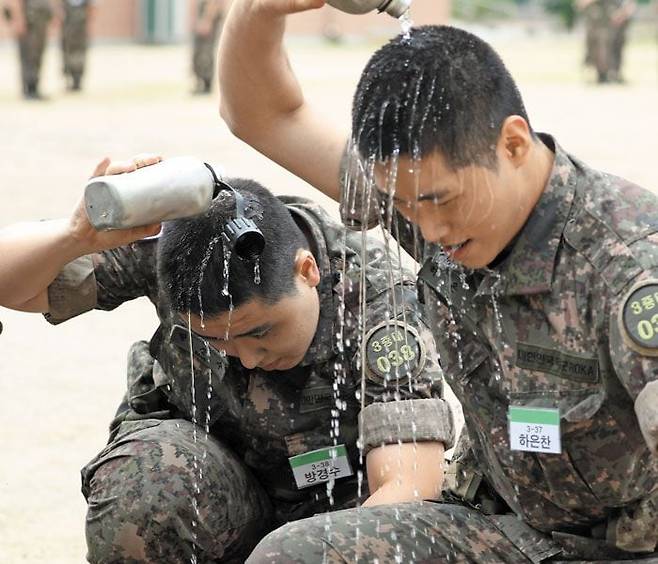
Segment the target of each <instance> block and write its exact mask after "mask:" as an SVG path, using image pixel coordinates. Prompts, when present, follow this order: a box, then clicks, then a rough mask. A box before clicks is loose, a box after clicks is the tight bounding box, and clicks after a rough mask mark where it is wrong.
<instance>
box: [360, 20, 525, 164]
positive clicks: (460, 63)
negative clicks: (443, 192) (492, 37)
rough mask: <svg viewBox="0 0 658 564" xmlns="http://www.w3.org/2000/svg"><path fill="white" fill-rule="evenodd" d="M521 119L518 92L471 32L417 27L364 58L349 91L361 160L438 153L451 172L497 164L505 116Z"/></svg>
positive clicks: (496, 59)
mask: <svg viewBox="0 0 658 564" xmlns="http://www.w3.org/2000/svg"><path fill="white" fill-rule="evenodd" d="M511 115H518V116H521V117H523V118H524V119H525V120H526V122H528V126H530V122H529V120H528V116H527V114H526V110H525V107H524V105H523V100H522V98H521V94H520V93H519V90H518V88H517V86H516V84H515V82H514V79H513V78H512V76H511V75H510V73H509V71H508V70H507V68H505V65H504V64H503V61H502V60H501V59H500V57H499V56H498V54H497V53H496V52H495V51H494V50H493V49H492V47H491V46H490V45H488V44H487V43H486V42H484V41H483V40H482V39H479V38H478V37H476V36H475V35H473V34H471V33H468V32H466V31H463V30H461V29H457V28H454V27H449V26H421V27H418V28H414V29H412V30H411V33H410V35H409V36H408V37H405V36H403V35H399V36H397V37H395V38H394V39H392V40H391V41H390V42H389V43H388V44H386V45H385V46H383V47H382V48H380V49H379V50H378V51H377V52H376V53H375V54H374V55H373V56H372V58H371V59H370V61H369V62H368V64H367V66H366V68H365V70H364V71H363V73H362V75H361V79H360V81H359V84H358V86H357V89H356V93H355V96H354V103H353V110H352V137H353V142H354V143H355V145H356V148H357V149H358V151H359V153H360V154H361V156H362V157H364V158H371V157H375V158H377V159H378V160H381V161H383V160H387V159H388V158H390V157H392V156H394V155H395V154H396V153H397V152H399V153H400V154H402V155H408V156H410V157H412V158H420V157H422V156H424V155H428V154H430V153H432V152H434V151H438V152H440V153H441V155H442V156H443V157H444V158H445V159H446V163H447V164H448V166H450V167H451V168H452V169H453V170H454V169H458V168H461V167H464V166H467V165H470V164H477V165H481V166H487V167H489V168H494V169H495V168H496V163H497V159H496V143H497V141H498V137H499V134H500V129H501V127H502V124H503V122H504V121H505V119H506V118H507V117H508V116H511Z"/></svg>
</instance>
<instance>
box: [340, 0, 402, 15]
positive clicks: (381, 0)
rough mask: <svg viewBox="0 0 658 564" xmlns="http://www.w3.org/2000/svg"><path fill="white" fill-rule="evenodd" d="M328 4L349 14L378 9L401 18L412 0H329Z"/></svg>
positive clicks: (364, 12)
mask: <svg viewBox="0 0 658 564" xmlns="http://www.w3.org/2000/svg"><path fill="white" fill-rule="evenodd" d="M327 4H329V5H330V6H333V7H334V8H336V9H338V10H341V11H342V12H346V13H348V14H366V13H368V12H372V11H373V10H377V11H378V12H380V13H381V12H386V13H387V14H389V15H391V16H393V17H394V18H399V17H400V16H401V15H402V14H404V13H405V12H406V11H407V10H408V9H409V6H411V0H327Z"/></svg>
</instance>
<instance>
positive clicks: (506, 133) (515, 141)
mask: <svg viewBox="0 0 658 564" xmlns="http://www.w3.org/2000/svg"><path fill="white" fill-rule="evenodd" d="M532 142H533V141H532V134H531V133H530V127H529V126H528V122H527V121H526V120H525V119H523V118H522V117H521V116H508V117H507V118H506V119H505V121H504V122H503V125H502V127H501V128H500V137H499V138H498V150H499V155H502V156H503V157H504V158H506V159H507V160H508V161H509V162H510V163H512V164H513V165H514V167H515V168H518V167H520V166H521V165H523V164H525V162H526V161H527V160H528V156H529V154H530V149H531V147H532Z"/></svg>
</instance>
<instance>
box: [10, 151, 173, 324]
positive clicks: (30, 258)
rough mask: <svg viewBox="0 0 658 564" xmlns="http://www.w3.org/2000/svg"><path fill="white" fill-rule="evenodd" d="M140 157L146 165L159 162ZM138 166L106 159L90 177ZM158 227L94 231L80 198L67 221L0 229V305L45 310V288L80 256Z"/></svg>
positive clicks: (139, 236)
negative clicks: (111, 161)
mask: <svg viewBox="0 0 658 564" xmlns="http://www.w3.org/2000/svg"><path fill="white" fill-rule="evenodd" d="M160 160H161V159H160V157H159V156H154V155H144V156H142V161H141V162H142V163H143V165H144V166H147V165H149V164H154V163H156V162H159V161H160ZM135 169H136V165H135V164H134V163H133V162H132V161H131V162H127V161H126V162H117V163H112V164H111V163H110V161H109V159H104V160H103V161H101V162H100V163H99V164H98V166H97V167H96V169H95V171H94V174H93V175H92V176H100V175H102V174H119V173H122V172H130V171H132V170H135ZM159 230H160V225H159V224H158V225H147V226H144V227H135V228H130V229H121V230H116V231H105V232H100V231H96V230H95V229H94V228H93V226H92V225H91V223H90V222H89V219H88V218H87V213H86V211H85V205H84V200H80V201H79V202H78V205H77V207H76V208H75V210H74V211H73V214H72V215H71V217H70V218H69V219H59V220H53V221H35V222H26V223H20V224H16V225H11V226H8V227H6V228H4V229H2V230H0V257H1V258H0V306H4V307H7V308H10V309H16V310H19V311H29V312H39V313H46V312H48V311H49V303H48V286H49V285H50V284H51V283H52V282H53V281H54V280H55V278H56V277H57V275H58V274H59V273H60V271H61V270H62V269H63V268H64V266H65V265H67V264H68V263H70V262H71V261H73V260H75V259H77V258H78V257H81V256H83V255H87V254H91V253H94V252H99V251H103V250H107V249H113V248H116V247H120V246H122V245H126V244H128V243H131V242H133V241H137V240H139V239H143V238H145V237H148V236H150V235H155V234H156V233H157V232H158V231H159Z"/></svg>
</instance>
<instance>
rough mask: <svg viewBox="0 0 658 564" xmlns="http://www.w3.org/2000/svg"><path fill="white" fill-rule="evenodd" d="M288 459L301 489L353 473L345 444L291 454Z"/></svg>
mask: <svg viewBox="0 0 658 564" xmlns="http://www.w3.org/2000/svg"><path fill="white" fill-rule="evenodd" d="M288 461H289V462H290V467H291V468H292V473H293V475H294V476H295V482H297V487H298V488H299V489H300V490H301V489H303V488H308V487H309V486H316V485H318V484H322V483H324V482H328V481H329V480H337V479H339V478H346V477H348V476H351V475H352V474H353V472H352V467H351V466H350V461H349V459H348V458H347V450H346V449H345V445H337V446H335V447H326V448H319V449H317V450H312V451H310V452H305V453H304V454H298V455H297V456H291V457H290V458H289V459H288Z"/></svg>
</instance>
